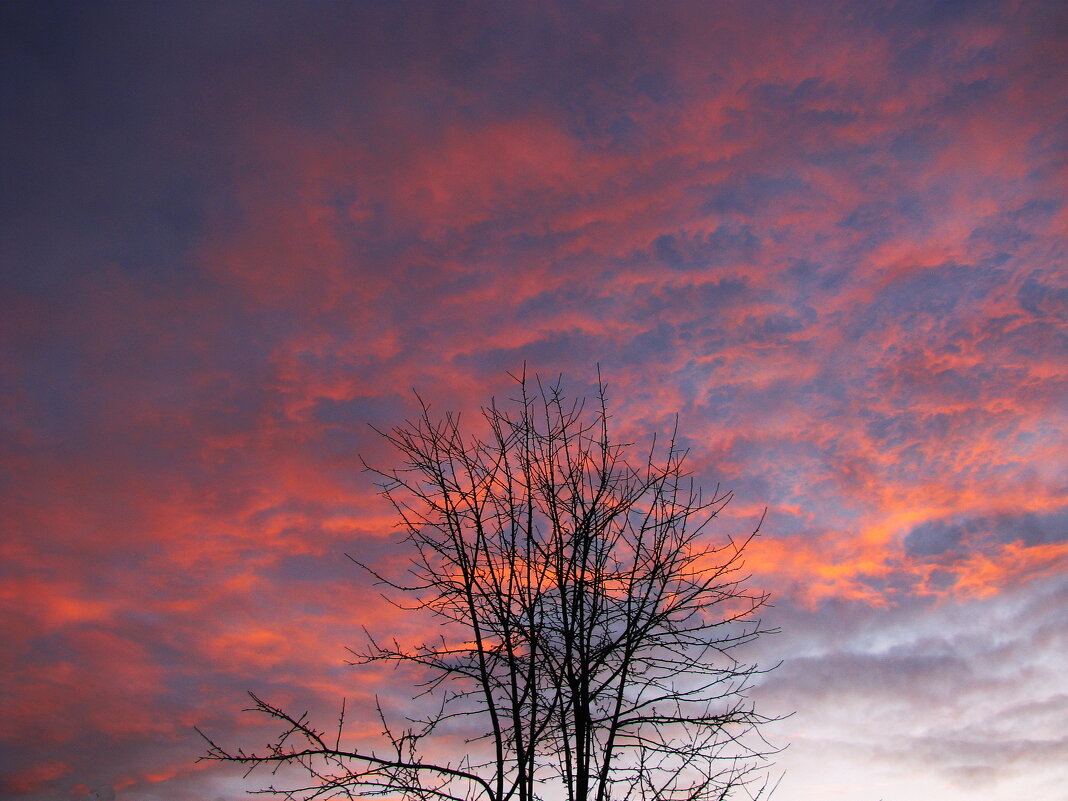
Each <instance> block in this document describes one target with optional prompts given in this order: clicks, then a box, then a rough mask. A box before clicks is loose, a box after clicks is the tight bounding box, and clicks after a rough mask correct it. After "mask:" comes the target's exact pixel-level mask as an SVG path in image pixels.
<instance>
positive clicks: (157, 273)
mask: <svg viewBox="0 0 1068 801" xmlns="http://www.w3.org/2000/svg"><path fill="white" fill-rule="evenodd" d="M0 38H2V42H3V44H2V51H0V54H2V64H0V130H2V153H0V159H2V161H3V173H2V175H0V194H2V202H3V214H2V234H0V265H2V273H0V347H2V354H3V358H2V359H0V425H2V428H0V526H2V545H0V610H2V611H0V636H2V639H3V648H2V649H0V667H2V670H0V683H2V684H0V699H2V700H0V706H2V708H3V710H4V711H3V714H2V715H0V795H3V796H4V797H9V798H13V799H20V800H21V801H67V800H68V799H85V798H88V797H90V796H89V793H90V791H92V790H94V789H96V790H98V791H99V792H97V796H98V797H107V798H110V796H111V793H114V796H115V798H116V799H118V801H164V800H166V801H201V799H225V800H226V801H231V800H234V801H236V799H239V798H242V797H243V792H244V789H245V788H246V787H256V786H260V785H259V783H257V782H255V781H252V782H250V783H248V784H246V783H244V782H242V780H241V777H240V775H241V772H240V770H237V769H233V768H229V767H226V766H222V767H220V766H208V765H204V764H200V765H197V764H195V759H196V757H197V756H198V754H199V753H201V751H202V748H201V744H200V743H199V742H198V740H197V738H196V736H195V734H194V732H193V730H192V727H193V726H194V725H199V726H201V727H204V728H207V729H209V730H211V731H212V732H214V733H215V734H217V735H218V736H219V737H220V739H223V740H226V741H228V742H231V743H240V744H245V745H259V744H262V742H264V741H265V739H266V734H265V732H263V731H262V730H260V729H257V728H256V727H255V725H254V721H253V720H251V719H249V718H248V716H243V715H241V713H240V712H239V710H240V708H241V707H242V706H243V705H244V695H243V693H244V691H245V690H246V689H252V690H255V691H257V692H259V693H262V694H264V695H265V696H267V697H269V698H271V699H273V700H277V701H278V702H280V703H286V704H292V705H293V706H294V707H300V708H302V709H303V708H309V709H312V710H315V711H321V712H322V713H323V714H324V715H326V716H327V717H326V718H325V720H327V721H329V716H330V715H332V714H333V713H334V711H335V710H336V705H337V703H338V702H339V701H340V699H341V697H342V696H347V697H348V698H349V703H350V705H355V707H354V708H356V709H358V710H362V714H363V717H362V723H361V724H360V725H363V726H364V727H365V728H366V729H367V730H368V731H373V730H374V728H375V721H374V720H373V719H372V718H371V717H369V716H368V715H366V714H365V713H366V712H367V709H368V706H367V705H368V703H369V702H370V699H371V698H372V697H373V694H374V693H375V692H376V691H377V692H378V693H380V694H381V695H382V696H383V699H384V701H385V703H387V704H390V703H394V704H397V705H403V703H404V702H405V701H406V700H407V699H408V698H409V697H410V696H409V694H408V693H409V691H408V686H407V678H406V677H405V676H403V675H397V674H390V675H388V676H385V677H382V676H380V675H378V674H375V673H362V674H361V673H358V672H356V671H354V669H352V668H349V667H346V666H344V664H343V660H344V658H345V656H346V652H345V650H344V647H345V645H355V644H358V643H359V642H360V636H361V635H360V627H361V626H362V625H365V624H366V625H371V626H373V627H374V628H375V630H376V631H379V632H384V633H389V634H392V633H396V634H397V635H398V636H401V637H405V636H412V637H415V636H419V632H420V626H424V625H425V624H426V621H425V620H422V619H418V618H413V617H411V616H404V615H400V614H399V613H397V612H396V611H395V610H390V609H389V608H387V607H384V606H383V604H382V603H381V601H380V600H379V599H378V596H377V595H376V592H375V591H374V590H373V589H372V588H371V587H370V586H369V583H368V581H367V580H366V578H365V577H363V576H361V575H360V574H359V573H358V572H357V571H356V570H355V569H354V568H353V567H352V566H351V565H350V564H349V563H347V562H346V561H345V560H344V558H343V556H342V554H343V553H345V552H349V553H354V554H358V555H360V556H361V558H363V559H365V560H368V561H371V562H373V563H375V564H380V565H385V564H387V563H389V562H390V560H395V559H399V558H401V557H403V551H402V550H401V549H398V547H397V546H396V540H395V538H394V535H393V534H392V529H391V525H392V518H391V516H390V514H389V513H388V511H387V510H386V509H385V508H384V506H383V504H382V503H381V501H380V500H379V499H377V498H376V497H375V496H374V488H373V486H372V484H371V481H370V479H369V478H368V477H367V476H366V475H365V474H363V473H361V471H360V469H359V461H358V458H357V455H358V454H362V455H364V456H365V457H367V458H368V460H370V461H372V462H375V463H376V464H382V465H387V466H388V465H389V464H390V460H391V459H392V456H391V454H390V452H389V450H388V449H387V448H385V447H383V445H382V443H381V442H380V441H379V440H378V439H377V438H376V437H375V435H374V434H373V432H371V430H370V429H369V427H368V425H367V424H368V423H371V424H374V425H377V426H389V425H390V424H393V423H397V422H400V421H401V420H402V419H403V418H404V417H405V416H406V415H407V414H409V413H410V412H411V411H412V409H413V398H412V395H411V389H412V388H413V387H414V388H416V389H418V390H419V392H420V393H422V394H423V395H424V396H425V397H427V398H428V399H430V400H431V401H432V402H433V403H434V405H435V408H437V409H440V410H445V409H454V410H459V411H461V412H464V413H468V414H470V413H471V412H473V411H474V410H475V409H477V407H478V404H480V403H482V402H485V401H487V400H488V399H489V398H490V397H491V396H494V395H496V396H498V397H502V396H507V394H508V391H509V379H508V377H507V371H509V370H513V371H514V370H517V369H520V368H521V366H522V365H523V363H524V362H525V363H526V365H527V368H528V370H529V371H531V372H539V373H541V374H542V375H545V376H555V375H557V374H558V373H560V372H563V373H564V374H565V377H566V379H565V381H566V385H567V386H568V387H569V388H571V389H572V390H573V391H574V392H576V393H585V392H588V391H589V389H590V387H591V384H592V382H593V381H594V380H595V375H596V374H595V369H596V367H595V366H596V365H597V364H600V367H601V371H602V373H603V375H604V377H605V380H606V382H607V383H608V385H609V398H610V401H611V404H612V407H613V410H614V415H615V417H614V418H613V422H614V424H615V425H616V426H617V431H618V432H619V434H620V436H621V437H625V438H632V439H635V440H636V441H639V442H640V441H643V439H644V437H645V435H646V434H648V433H651V432H652V431H657V430H662V429H663V428H664V427H665V426H667V425H668V424H669V421H670V420H671V419H672V416H673V415H674V413H675V412H678V413H679V414H680V426H681V429H682V431H683V433H684V435H685V437H686V443H687V444H688V445H689V446H690V448H691V460H692V461H691V464H692V466H693V468H694V470H695V472H696V473H697V476H698V478H699V479H700V481H701V482H702V483H704V484H706V485H709V486H712V485H715V483H717V482H719V483H720V484H722V485H723V486H724V487H726V488H730V489H732V490H733V491H734V492H735V500H734V502H733V503H732V504H731V506H730V507H728V510H727V512H726V513H725V514H724V515H723V517H722V518H721V520H720V521H719V522H718V524H717V525H716V527H714V531H713V533H714V535H715V536H717V537H722V536H727V535H728V534H738V533H744V532H747V531H749V530H751V529H752V527H753V526H754V525H755V523H756V520H757V519H758V518H759V516H760V513H761V510H762V509H763V508H764V507H765V506H766V507H767V508H768V515H767V519H766V521H765V523H764V528H763V536H762V538H761V539H760V540H759V541H758V542H757V543H756V544H755V545H754V546H753V548H752V552H751V555H750V558H749V562H748V564H749V568H750V570H751V571H752V574H753V579H752V583H753V585H754V586H756V587H761V588H764V589H767V590H768V591H770V592H771V593H772V594H773V601H774V604H775V608H774V609H773V610H771V612H770V614H769V616H768V622H769V623H770V624H772V625H778V626H780V627H781V628H782V630H783V633H782V634H781V635H779V636H777V637H774V638H769V639H766V640H764V641H762V642H761V643H760V644H759V646H758V647H757V648H755V649H754V650H753V651H752V652H751V654H752V655H753V656H754V657H759V658H760V659H761V660H762V661H763V662H764V663H767V664H772V663H774V662H777V661H779V660H782V662H783V664H782V667H781V668H779V669H778V670H777V671H775V672H774V673H772V674H770V675H769V676H768V677H766V678H765V679H764V680H763V682H762V684H761V686H760V687H759V688H758V689H757V690H756V692H755V694H754V697H755V699H756V701H757V703H758V704H759V705H760V708H762V709H763V710H764V711H766V712H768V713H769V714H783V713H788V712H794V713H795V714H794V715H793V716H792V717H790V718H789V719H788V720H785V721H783V722H780V723H778V724H776V725H774V726H773V727H771V728H769V729H768V731H767V734H768V736H769V738H770V739H771V740H772V741H773V742H775V743H776V744H778V745H786V744H789V749H788V750H787V751H786V752H785V753H784V754H783V755H782V756H781V757H780V758H779V760H778V770H780V771H781V770H784V769H785V771H786V773H785V777H784V778H783V780H782V782H781V784H780V787H779V790H778V792H777V793H776V795H775V796H774V798H775V799H777V800H778V801H817V799H818V800H819V801H826V799H835V801H879V800H880V799H883V801H916V800H917V799H937V800H938V801H964V800H965V799H968V801H972V800H973V799H977V798H982V799H984V801H1010V800H1011V801H1019V800H1020V799H1036V800H1037V799H1042V800H1043V801H1065V799H1068V790H1066V787H1068V768H1066V767H1065V766H1066V765H1068V725H1066V722H1068V679H1066V675H1068V673H1066V670H1065V668H1066V665H1068V636H1066V616H1065V612H1064V610H1065V608H1066V606H1068V456H1066V454H1068V256H1066V249H1068V206H1066V200H1068V5H1066V4H1065V3H1063V2H1061V1H1060V0H1051V1H1050V2H1012V1H1011V0H1006V1H1002V2H961V1H957V0H953V1H947V2H924V1H922V0H901V1H900V2H824V1H821V2H761V1H760V0H757V1H756V2H702V3H686V2H668V3H660V2H649V3H643V4H638V3H615V2H613V3H585V2H559V3H552V2H499V3H481V4H480V3H470V2H456V3H444V2H443V3H427V2H381V3H370V2H366V3H365V2H349V3H340V2H335V3H328V2H309V3H297V2H285V3H278V2H267V1H266V0H264V1H263V2H255V3H244V2H240V3H239V2H221V3H207V2H191V3H166V2H142V3H116V4H111V3H91V2H78V3H70V4H64V3H48V2H25V3H24V2H5V3H3V4H2V5H0ZM357 719H360V717H359V715H357Z"/></svg>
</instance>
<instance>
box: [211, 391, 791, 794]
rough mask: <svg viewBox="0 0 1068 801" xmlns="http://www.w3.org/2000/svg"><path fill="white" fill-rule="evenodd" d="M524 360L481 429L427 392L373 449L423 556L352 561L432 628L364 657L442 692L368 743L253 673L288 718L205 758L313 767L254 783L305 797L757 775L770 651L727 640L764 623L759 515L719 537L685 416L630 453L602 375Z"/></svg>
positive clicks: (611, 786)
mask: <svg viewBox="0 0 1068 801" xmlns="http://www.w3.org/2000/svg"><path fill="white" fill-rule="evenodd" d="M515 380H516V390H517V397H516V398H515V399H513V401H511V402H510V403H508V404H506V405H505V406H504V407H501V406H498V405H497V404H496V403H495V402H491V404H490V405H489V406H488V407H485V408H483V410H482V420H481V423H482V424H483V425H482V433H481V435H479V436H468V435H466V434H465V433H464V432H463V431H462V429H461V426H460V419H459V417H458V416H456V415H452V414H446V415H445V416H444V417H443V418H440V419H437V418H435V417H434V416H432V414H431V410H430V407H429V406H428V405H427V404H426V403H423V402H422V400H420V404H421V414H420V416H419V417H417V418H416V419H413V420H410V421H408V422H406V423H405V424H403V425H400V426H398V427H396V428H394V429H392V430H390V431H386V432H379V433H380V434H382V436H384V437H385V438H386V439H387V440H388V441H389V442H390V443H392V444H393V446H395V447H396V449H397V450H398V451H399V452H400V455H401V459H402V463H401V466H400V467H398V468H396V469H392V470H385V471H383V470H378V469H375V468H371V467H368V468H367V469H368V470H370V471H371V472H372V473H373V474H374V475H375V476H376V477H377V479H378V480H379V487H380V490H381V492H382V494H383V496H384V497H385V498H387V499H388V500H389V501H390V502H391V503H392V505H393V507H394V509H395V510H396V511H397V514H398V516H399V523H400V526H401V528H402V530H403V531H404V532H405V534H406V537H405V541H406V543H407V545H408V547H409V548H410V549H411V555H412V560H411V563H410V565H409V568H408V571H407V573H406V574H405V576H404V578H401V579H398V578H395V577H394V578H390V577H387V576H385V575H383V574H382V573H381V572H379V571H377V570H376V569H375V568H374V567H372V566H369V565H365V564H362V563H360V562H358V561H357V560H354V561H357V564H360V565H361V567H363V569H365V570H366V571H368V572H369V573H370V574H371V575H372V576H374V577H375V579H376V580H377V581H378V582H379V583H380V584H381V585H383V586H384V587H386V588H387V593H389V594H391V600H393V601H394V603H396V604H397V605H398V606H400V607H401V608H403V609H407V610H412V611H413V612H422V613H425V614H428V615H429V616H430V617H431V618H434V619H436V620H437V622H438V623H440V624H441V627H440V631H441V635H440V636H439V637H438V638H436V639H434V640H432V641H428V642H425V643H421V644H415V645H405V644H402V643H400V642H397V641H396V640H389V641H383V640H380V639H376V638H374V637H372V636H371V635H370V634H368V640H367V643H366V645H365V646H364V647H363V648H362V649H360V650H355V651H352V655H353V660H352V661H353V662H354V663H356V664H374V663H399V664H405V665H410V666H415V667H416V668H418V669H419V670H420V671H421V672H422V675H423V681H422V682H421V683H420V684H418V687H417V690H416V693H417V694H418V695H419V696H425V697H427V698H434V699H435V701H434V703H433V705H432V709H433V712H432V714H429V715H427V716H425V717H423V718H422V719H419V720H408V721H407V724H406V726H405V727H403V728H401V729H396V728H394V727H392V726H390V725H388V724H387V722H386V719H385V715H384V714H383V713H382V710H381V708H379V716H380V718H381V720H382V726H383V736H384V740H383V744H382V747H381V748H379V749H366V750H365V749H363V748H350V747H342V741H343V739H344V734H345V733H344V726H345V715H344V708H343V709H342V714H341V716H340V719H339V721H338V724H337V727H336V729H332V730H331V731H330V733H329V734H327V733H326V732H325V731H321V730H319V729H316V728H314V727H313V726H312V724H311V723H310V721H309V719H308V716H307V714H304V715H299V716H298V715H292V714H290V713H288V712H286V711H284V710H283V709H281V708H279V707H277V706H274V705H272V704H270V703H268V702H267V701H265V700H262V699H261V698H259V697H257V696H255V695H252V694H251V693H250V695H251V697H252V699H253V704H254V705H253V707H252V708H251V709H252V710H254V711H256V712H259V713H262V714H264V715H267V716H269V717H270V718H273V719H275V720H276V721H277V722H278V723H280V724H281V726H282V731H281V733H280V734H279V736H278V738H277V739H276V740H275V741H274V742H273V743H272V744H271V745H269V746H268V747H267V750H266V751H263V752H246V751H244V750H240V749H239V750H228V749H225V748H223V747H221V746H220V745H218V744H217V743H216V742H214V741H212V740H211V739H209V738H207V737H206V736H205V739H207V742H208V751H207V753H206V754H205V755H204V756H203V757H202V758H203V759H209V760H223V761H229V762H237V763H241V764H243V765H245V766H247V767H248V771H249V772H252V771H253V770H255V769H256V768H257V767H259V766H275V769H277V767H278V766H279V765H291V766H299V767H300V768H302V769H303V770H304V771H306V774H307V777H308V778H309V779H310V781H304V782H301V783H300V784H301V786H297V787H289V788H285V787H275V786H273V785H272V786H271V787H268V788H267V789H265V790H262V791H259V792H265V793H273V794H276V795H279V796H282V797H285V798H290V799H304V800H305V801H306V800H307V799H315V798H354V797H358V796H368V795H394V796H398V797H401V798H405V799H419V800H420V801H434V800H435V799H436V800H439V801H440V800H444V801H475V800H476V799H480V800H481V801H536V800H540V799H557V798H559V799H565V798H566V799H567V801H609V800H610V799H612V800H613V801H614V800H615V799H641V800H642V801H706V800H710V799H726V798H729V797H733V796H734V795H735V793H736V792H737V791H744V792H746V793H748V794H750V795H752V796H754V797H755V796H756V795H759V794H760V793H761V792H762V791H763V789H765V786H766V781H765V778H764V777H765V776H766V772H765V771H764V767H765V765H766V763H767V758H768V756H769V755H770V754H771V753H772V749H770V747H768V746H767V744H766V742H765V741H764V740H763V738H762V737H761V736H760V733H759V730H758V727H759V725H760V724H762V723H765V722H767V721H768V719H767V718H766V717H763V716H761V715H758V714H757V713H756V712H755V710H754V708H753V706H752V704H751V703H750V702H749V701H748V700H747V698H746V690H747V689H748V688H749V686H750V684H751V679H752V678H753V676H754V675H755V674H756V673H758V672H759V669H758V668H757V666H755V665H752V664H747V663H744V662H742V661H739V659H738V658H737V657H736V656H735V655H734V651H735V649H736V648H738V647H739V646H741V645H743V644H745V643H748V642H751V641H752V640H754V639H755V638H756V637H758V636H759V635H761V634H764V633H767V631H768V630H766V629H763V628H762V627H761V624H760V621H759V619H758V618H757V617H756V613H757V612H758V610H759V609H760V608H761V607H762V606H764V604H765V603H766V596H764V595H763V594H760V593H753V592H749V591H747V590H746V589H745V588H744V586H743V577H742V576H741V572H740V571H741V569H742V555H743V552H744V550H745V547H746V545H747V544H748V543H749V542H750V541H751V539H752V537H754V536H755V535H756V533H757V532H756V531H754V532H753V533H752V534H750V535H747V536H745V537H744V538H742V539H740V540H732V539H727V540H726V541H725V542H722V543H720V544H719V545H713V544H710V543H709V542H708V536H707V531H706V529H707V527H708V524H709V521H711V520H712V519H713V518H714V517H715V516H716V515H717V513H718V512H720V510H722V509H723V507H724V506H725V505H726V504H727V503H728V501H729V500H730V497H731V495H730V493H729V492H728V493H720V491H719V488H718V487H717V489H716V491H715V492H714V493H712V495H711V496H704V495H702V492H701V490H700V489H699V488H698V487H696V486H695V484H694V481H693V478H692V476H691V474H690V473H689V472H688V470H687V469H686V468H685V467H684V461H685V452H684V450H682V449H681V448H680V447H679V445H678V442H677V439H676V436H675V435H674V434H672V435H671V436H670V437H669V439H668V441H667V442H666V443H662V444H658V443H657V442H656V438H655V437H653V438H652V443H651V445H650V447H649V450H648V451H647V452H645V454H644V456H643V457H642V458H641V459H640V460H639V461H638V462H634V461H633V460H632V459H631V454H632V453H633V452H634V448H633V447H632V446H631V445H628V444H621V443H615V442H613V440H612V439H611V437H610V435H609V421H610V415H609V413H608V406H607V401H606V392H605V387H604V385H603V383H601V382H600V381H599V382H598V394H597V397H596V402H595V403H593V404H587V403H585V402H582V401H571V400H569V399H567V398H566V397H565V395H564V393H563V391H562V389H561V386H560V383H559V382H557V383H555V384H553V385H549V386H545V385H543V384H542V383H541V382H540V381H539V380H538V379H536V378H535V379H534V380H533V381H531V380H528V379H527V378H526V376H525V375H521V376H518V377H515ZM757 530H758V531H759V525H758V526H757ZM458 736H461V737H463V742H464V748H463V755H462V756H458V757H453V758H451V759H450V758H445V757H443V756H442V754H443V753H444V751H443V749H442V747H440V746H439V747H438V748H437V749H436V750H435V749H434V742H435V738H437V739H438V740H441V739H442V738H444V739H445V740H446V741H449V742H450V743H452V748H453V749H454V751H455V738H456V737H458ZM450 738H452V739H450ZM428 746H429V749H430V750H429V752H428V753H427V755H424V751H425V750H426V749H427V747H428Z"/></svg>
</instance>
